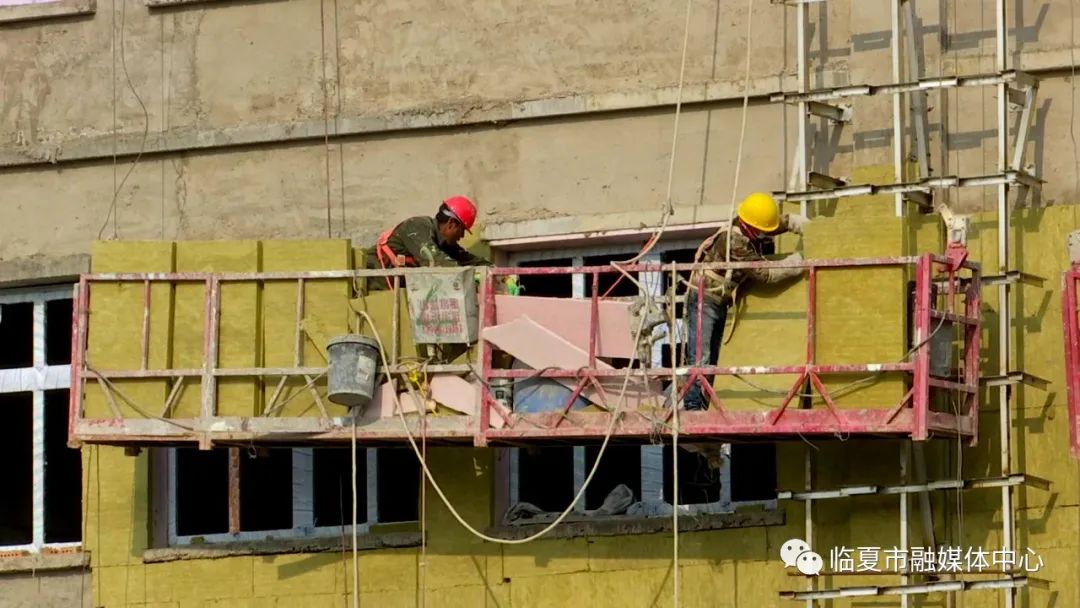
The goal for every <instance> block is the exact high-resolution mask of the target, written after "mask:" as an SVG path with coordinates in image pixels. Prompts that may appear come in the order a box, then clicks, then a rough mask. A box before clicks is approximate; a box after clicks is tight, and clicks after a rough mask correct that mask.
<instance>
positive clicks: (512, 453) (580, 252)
mask: <svg viewBox="0 0 1080 608" xmlns="http://www.w3.org/2000/svg"><path fill="white" fill-rule="evenodd" d="M700 244H701V240H700V239H692V240H687V239H679V240H662V241H660V242H658V243H657V244H656V245H655V246H654V247H653V248H652V250H651V251H649V252H648V253H647V254H645V255H644V256H643V257H642V259H641V261H640V263H641V264H658V263H660V262H661V260H662V256H663V254H664V253H667V252H668V251H675V250H685V249H697V247H698V246H699V245H700ZM639 251H640V246H639V245H636V244H623V245H618V244H607V245H603V244H601V245H596V246H592V247H575V248H570V249H537V250H521V251H511V252H507V254H506V255H507V262H508V265H509V266H517V265H520V264H521V263H523V262H538V261H543V260H555V259H568V258H569V259H570V260H571V265H572V266H575V267H580V266H584V259H585V258H587V257H595V256H605V255H611V256H620V255H625V256H626V257H627V258H629V257H631V256H633V255H635V254H637V253H638V252H639ZM571 276H572V278H571V285H572V289H571V296H570V297H572V298H587V297H588V296H587V295H586V293H587V288H586V275H584V274H574V275H571ZM638 281H639V282H640V283H641V284H642V285H643V286H644V287H645V288H646V289H648V291H649V293H650V295H653V296H660V295H663V291H662V290H663V276H662V273H661V272H643V273H639V277H638ZM525 295H528V294H527V293H526V294H525ZM675 331H676V344H681V343H683V342H684V340H685V331H686V330H685V322H684V320H683V319H677V320H676V330H675ZM653 338H654V339H655V342H654V343H653V353H652V360H653V366H654V367H658V366H660V365H661V360H662V358H661V357H662V353H663V348H664V347H665V346H670V344H671V334H670V332H669V331H668V324H667V323H664V324H661V325H659V326H657V327H655V328H654V329H653ZM721 445H722V446H723V450H724V453H725V455H726V457H725V458H724V459H723V465H722V467H721V469H720V471H719V475H718V483H719V484H720V495H719V500H717V501H715V502H708V503H696V504H688V505H683V504H680V505H679V506H680V512H684V513H686V512H688V513H692V514H706V513H710V514H721V513H732V512H734V511H736V510H737V509H743V508H764V509H766V510H776V509H777V508H778V501H777V499H776V498H772V499H764V500H747V501H734V500H732V497H731V477H732V466H731V464H732V463H731V444H730V443H724V444H721ZM664 448H665V446H662V445H643V446H641V478H640V481H641V496H639V497H637V498H638V500H659V501H664V482H665V479H664ZM503 449H505V450H506V453H505V456H504V458H505V462H506V465H505V466H506V473H505V480H504V481H500V483H501V484H502V485H504V486H505V488H506V489H505V492H506V493H505V496H506V505H505V507H506V509H508V508H510V507H512V506H514V505H516V504H518V503H519V502H520V496H521V485H520V484H521V479H520V472H519V462H520V448H503ZM573 449H574V456H573V463H574V475H573V478H574V489H573V495H575V496H576V495H577V494H578V492H580V491H581V487H582V486H583V485H584V483H585V478H586V476H587V475H588V472H589V467H588V464H587V458H586V452H585V447H584V446H580V445H577V446H573ZM676 490H677V489H676ZM664 502H666V501H664ZM506 509H502V511H503V513H505V510H506ZM585 511H586V505H585V500H584V497H583V498H582V500H579V501H578V502H577V504H575V505H574V513H577V514H584V512H585ZM503 513H499V514H498V518H499V519H501V517H502V516H503ZM651 517H658V516H651Z"/></svg>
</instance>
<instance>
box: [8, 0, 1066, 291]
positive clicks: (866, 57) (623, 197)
mask: <svg viewBox="0 0 1080 608" xmlns="http://www.w3.org/2000/svg"><path fill="white" fill-rule="evenodd" d="M126 4H130V6H126V5H125V3H121V4H120V5H118V6H116V7H112V6H106V5H104V4H102V5H101V6H99V8H98V11H97V13H96V14H94V15H92V16H87V17H78V18H71V19H65V20H59V21H48V20H43V21H30V22H25V23H22V24H8V25H0V27H3V31H4V35H3V36H2V37H0V38H2V40H0V56H2V57H3V58H4V59H5V70H4V74H3V76H2V78H3V82H2V87H0V90H2V91H3V93H0V165H2V166H3V167H5V168H4V169H2V170H0V191H3V192H4V193H5V195H6V198H7V200H8V201H9V204H8V205H6V206H5V209H4V212H3V213H4V214H5V215H4V219H5V221H4V222H3V223H2V224H0V226H2V227H0V274H2V275H3V276H4V277H5V278H9V279H18V278H33V277H35V276H40V275H41V274H44V273H50V272H51V273H54V274H66V273H70V272H71V271H72V270H73V269H78V268H80V267H85V258H82V257H80V256H81V255H84V254H86V253H87V252H88V250H89V243H90V241H91V240H92V239H93V238H95V237H97V236H99V235H100V236H102V237H106V238H113V237H116V238H126V239H133V238H162V237H164V238H169V239H173V238H176V239H206V238H221V237H230V238H270V237H281V236H288V237H323V236H328V235H329V236H335V237H339V236H345V237H351V238H355V239H356V240H358V241H360V242H366V241H370V240H371V239H372V238H373V236H374V235H375V234H377V232H378V230H379V229H380V228H382V226H383V224H385V223H386V222H387V221H389V219H390V218H396V217H399V216H404V215H407V214H411V213H420V212H429V209H431V208H432V207H433V205H434V204H435V202H436V201H437V200H439V198H440V197H442V196H444V195H445V194H447V193H449V192H454V191H463V192H467V193H470V194H472V195H474V196H476V197H477V199H478V201H479V202H480V203H481V206H482V207H483V211H484V213H483V219H484V220H485V221H488V222H491V221H496V220H497V221H506V220H513V219H521V218H525V217H538V216H539V217H545V216H547V217H550V216H559V215H567V214H574V213H576V212H578V211H579V210H580V209H581V208H582V206H583V205H585V206H588V207H589V208H590V209H591V210H593V211H594V212H596V211H605V210H606V211H615V210H627V209H650V208H655V207H656V206H657V205H658V202H659V200H661V199H663V198H664V195H665V192H666V187H667V168H668V162H669V150H670V135H671V132H670V129H671V108H670V105H669V104H670V103H671V102H673V101H674V99H675V94H674V89H673V85H674V84H675V83H676V82H677V80H678V78H677V77H678V67H679V59H680V50H681V41H682V40H681V36H680V34H681V33H682V23H683V21H682V20H683V13H682V11H681V10H680V9H679V8H677V7H668V8H663V9H662V8H659V7H655V6H653V5H652V4H651V3H643V2H630V3H611V4H606V5H605V4H603V3H601V4H600V5H598V6H592V7H589V8H582V7H581V6H580V5H578V4H576V3H564V2H546V3H542V4H540V5H536V6H530V7H528V8H525V7H520V6H516V5H494V6H493V5H491V4H490V3H488V2H470V3H466V4H464V5H462V6H458V5H455V7H454V8H453V9H452V10H451V9H449V8H440V7H441V6H442V5H435V6H432V5H431V3H430V2H427V1H422V0H413V1H412V2H406V3H395V5H394V8H392V9H390V8H375V7H361V6H359V5H357V6H348V7H345V6H340V5H339V6H337V8H336V9H335V7H334V5H333V4H332V3H329V2H326V1H323V2H321V3H320V2H315V1H314V0H295V1H290V2H256V3H235V2H224V1H217V2H210V3H203V4H179V5H177V6H173V7H170V8H163V9H153V10H149V9H147V8H145V7H144V6H142V5H140V4H139V3H137V2H128V3H126ZM954 4H955V8H953V5H952V4H950V5H949V6H948V7H947V8H946V9H941V8H940V7H939V5H938V3H936V2H928V1H927V2H922V1H920V2H917V8H918V10H919V14H920V19H921V23H922V29H920V30H919V33H920V36H919V39H920V41H921V42H922V43H923V46H924V54H925V57H924V64H925V68H924V73H925V74H926V75H929V76H934V75H940V74H954V73H957V72H958V71H960V72H965V73H966V72H980V71H992V69H993V61H992V57H991V55H989V54H988V53H991V52H992V50H993V45H992V38H991V35H992V28H991V27H990V25H991V24H992V23H993V20H992V3H985V2H978V1H976V0H964V1H962V2H958V3H954ZM692 10H693V13H692V19H691V29H690V36H689V46H688V60H687V71H686V82H687V87H686V89H685V95H684V98H685V100H686V101H687V102H691V101H693V102H705V103H700V104H698V105H695V106H687V107H686V110H687V113H686V115H685V116H684V117H683V118H684V120H683V121H682V123H681V129H680V138H679V146H678V149H677V163H676V173H675V178H674V182H673V185H674V189H673V198H674V199H675V200H676V201H678V202H681V203H685V204H697V205H702V204H716V203H723V202H726V201H728V200H729V199H730V196H731V194H730V189H731V178H732V175H733V167H734V160H735V150H736V148H737V146H736V143H737V140H738V127H739V119H740V110H739V99H738V98H739V94H740V93H741V75H742V60H743V57H744V55H743V52H744V50H745V47H744V42H745V37H744V35H743V31H744V30H743V26H744V25H745V17H746V15H745V14H744V12H745V9H744V7H743V5H741V4H740V3H737V2H719V1H716V2H712V1H710V2H705V1H695V2H692ZM793 15H794V13H793V12H792V11H791V10H788V9H785V8H784V7H782V6H780V5H768V6H766V5H761V6H759V7H757V8H756V9H755V10H754V21H753V31H754V32H755V34H754V36H753V37H752V40H753V62H752V65H751V76H752V77H751V91H752V92H753V93H754V94H755V95H757V94H764V93H766V92H769V91H775V90H779V89H781V88H785V89H787V90H791V89H792V88H793V87H794V83H793V80H792V77H791V75H792V72H793V70H794V61H795V59H794V58H795V54H794V50H793V46H792V45H793V43H792V40H793V36H794V29H793V27H794V26H793ZM1075 19H1076V16H1075V14H1074V11H1073V10H1072V8H1071V3H1069V2H1066V1H1064V0H1055V1H1052V2H1044V3H1037V2H1021V3H1019V4H1017V5H1016V6H1015V7H1013V10H1011V11H1010V17H1009V23H1010V27H1011V29H1010V37H1009V41H1010V45H1011V48H1014V49H1016V48H1018V49H1019V52H1018V53H1017V54H1014V55H1013V56H1012V57H1010V66H1013V67H1015V66H1016V65H1019V66H1021V67H1023V68H1025V69H1033V70H1041V71H1043V72H1045V74H1046V76H1047V80H1046V81H1045V82H1044V84H1043V86H1042V89H1041V92H1040V100H1041V101H1040V105H1039V113H1038V115H1037V120H1036V122H1035V126H1036V130H1035V135H1036V137H1035V140H1034V142H1033V144H1032V145H1031V149H1030V152H1031V156H1030V158H1031V159H1032V160H1034V161H1035V162H1036V164H1037V167H1036V168H1037V170H1038V171H1039V172H1041V173H1042V174H1043V175H1045V176H1046V177H1047V178H1048V179H1049V183H1048V184H1047V187H1046V190H1045V192H1044V194H1043V197H1042V200H1043V202H1047V203H1050V202H1062V201H1069V200H1073V199H1075V193H1076V190H1077V185H1076V183H1075V180H1073V179H1068V178H1067V177H1065V178H1062V177H1063V175H1062V174H1063V172H1070V173H1071V171H1069V168H1070V167H1071V166H1072V165H1073V164H1075V161H1076V157H1077V150H1076V149H1075V146H1074V144H1073V141H1074V140H1075V139H1076V138H1075V136H1074V135H1075V133H1070V130H1072V131H1075V129H1076V128H1078V127H1076V125H1075V121H1072V120H1071V116H1072V115H1073V114H1074V112H1075V109H1076V104H1077V103H1078V102H1076V96H1075V95H1073V84H1072V83H1071V82H1070V80H1069V79H1068V78H1065V77H1064V75H1065V74H1067V73H1068V70H1067V69H1065V68H1064V67H1063V66H1067V65H1068V63H1069V60H1070V58H1071V54H1070V49H1071V48H1072V46H1071V38H1070V36H1071V31H1072V24H1073V23H1074V21H1075ZM811 21H812V29H813V37H812V41H811V47H812V53H811V59H812V67H813V70H812V72H813V80H814V81H815V85H816V86H817V85H822V86H823V85H832V84H846V83H864V82H869V83H882V82H885V81H887V80H888V79H889V56H888V38H889V36H888V27H889V16H888V13H887V11H886V10H885V9H884V7H877V6H868V5H866V4H865V3H860V2H845V1H838V2H835V3H833V2H830V3H828V4H827V5H826V4H822V5H820V6H816V7H814V8H813V9H811ZM943 31H945V32H946V33H947V34H948V39H949V40H950V41H951V44H950V45H949V46H948V47H947V48H946V51H945V52H944V53H942V52H939V47H940V45H939V38H940V37H942V35H943V34H942V32H943ZM284 39H287V40H288V41H289V43H288V44H282V43H281V40H284ZM121 43H122V44H121ZM114 50H116V51H117V52H116V54H115V56H114V53H113V51H114ZM324 85H325V86H324ZM993 95H994V91H993V90H992V89H987V88H982V89H973V90H965V91H963V92H962V93H958V92H956V91H952V92H950V93H948V94H946V95H944V97H939V96H938V95H937V94H935V95H932V96H931V106H932V107H933V110H932V112H931V115H930V116H931V122H932V123H933V124H932V133H934V134H935V135H934V138H935V139H934V140H933V141H932V142H931V144H932V145H931V150H932V154H933V158H934V163H935V166H936V167H937V168H938V169H937V171H936V172H937V173H938V174H949V173H960V174H966V175H971V174H981V173H988V172H992V171H994V170H995V167H994V166H993V162H992V161H993V156H992V152H993V145H994V139H993V129H994V124H995V122H994V121H995V117H994V114H993V112H992V111H991V109H992V107H991V104H992V98H993ZM144 108H145V112H144ZM620 109H621V110H623V111H620V112H616V113H613V114H605V115H598V114H596V112H597V111H602V110H620ZM114 110H115V111H114ZM890 113H891V104H890V103H889V100H888V99H885V98H881V99H877V98H875V99H870V100H862V101H859V102H857V109H856V114H855V121H854V123H853V125H851V126H850V127H847V128H845V129H844V130H843V132H842V133H841V134H840V135H839V137H838V139H836V140H834V141H831V142H830V141H825V140H824V139H822V140H821V141H818V142H816V143H817V147H816V148H815V150H816V152H815V159H814V161H813V164H814V166H815V168H817V169H818V170H822V171H826V172H829V173H831V174H833V175H838V176H848V177H850V176H852V175H853V168H854V167H856V166H862V165H876V164H884V163H888V162H890V159H891V148H890V147H889V141H890V138H891V135H890V134H889V129H890V126H891V123H890V116H891V114H890ZM114 116H115V131H114ZM493 123H494V124H493ZM794 124H795V123H794V120H793V111H792V110H790V109H789V110H787V111H786V112H785V110H784V109H783V108H782V107H781V106H780V105H776V104H768V103H767V102H765V101H764V100H763V99H760V98H757V97H755V99H754V100H753V102H752V106H751V112H750V115H749V120H748V137H747V142H746V148H745V149H744V152H743V158H744V159H745V160H746V162H744V163H743V165H742V174H741V176H740V182H739V184H740V186H739V191H740V193H742V192H745V191H748V190H750V189H783V188H784V187H785V167H790V165H791V161H792V158H793V156H792V155H793V153H794V139H793V138H794ZM1044 125H1047V126H1049V128H1048V129H1047V128H1046V127H1045V126H1044ZM440 126H441V127H455V126H458V128H447V129H443V130H439V131H430V130H425V131H417V130H416V129H420V128H424V127H440ZM942 126H944V127H946V128H947V130H948V131H949V132H950V133H953V137H952V138H951V139H950V140H949V142H948V144H949V145H948V148H947V149H946V150H944V151H943V150H942V149H941V145H940V144H941V141H940V138H939V137H938V136H937V135H936V134H938V133H940V132H941V129H940V127H942ZM114 133H115V135H116V136H115V137H114ZM144 133H145V137H144ZM326 134H329V135H328V137H327V139H329V141H330V146H329V148H327V146H326V145H325V142H324V135H326ZM237 146H245V147H237ZM140 151H142V152H143V154H142V155H141V156H139V152H140ZM114 152H115V153H116V154H118V155H119V160H118V161H117V162H116V164H115V165H114V162H113V157H112V156H113V154H114ZM136 157H138V162H137V163H134V160H135V158H136ZM133 163H134V164H133ZM132 167H133V169H132ZM129 170H130V175H128V173H129ZM125 178H126V179H125ZM117 190H118V192H117ZM114 193H115V196H114ZM991 198H992V197H991V195H990V194H989V193H987V194H986V195H985V196H984V195H983V194H981V193H975V194H971V195H965V197H964V200H963V201H962V202H963V204H964V206H966V207H967V208H981V207H984V206H986V205H987V204H989V202H990V200H991ZM114 199H115V201H114ZM113 212H115V213H113ZM39 217H48V218H50V221H49V222H45V223H43V222H39V221H37V220H38V218H39ZM676 220H677V221H679V222H683V221H691V220H692V217H681V218H676Z"/></svg>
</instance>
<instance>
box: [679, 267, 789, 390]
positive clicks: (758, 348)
mask: <svg viewBox="0 0 1080 608" xmlns="http://www.w3.org/2000/svg"><path fill="white" fill-rule="evenodd" d="M741 292H742V293H741V296H740V298H739V306H738V310H735V309H734V308H732V309H729V312H728V322H727V327H726V330H725V339H727V337H728V336H730V341H728V342H727V343H726V344H721V346H720V357H719V365H723V366H747V365H760V366H780V365H801V364H802V363H804V362H805V361H806V302H807V299H806V281H805V280H804V279H798V280H796V279H792V280H790V281H786V282H784V283H781V284H777V285H753V284H745V285H744V286H743V287H742V288H741ZM693 305H695V303H694V302H691V306H693ZM688 339H690V340H693V339H695V338H694V337H693V336H688ZM702 344H703V345H705V344H707V338H706V337H703V338H702ZM796 379H797V376H794V375H761V374H755V375H748V376H745V377H743V378H736V377H734V376H717V378H716V380H715V382H714V387H715V388H716V390H717V394H716V396H717V397H718V398H719V399H720V400H721V401H722V402H723V404H724V407H726V408H729V409H732V410H767V409H771V408H775V407H779V405H780V402H781V401H783V397H784V393H786V392H787V391H788V390H789V389H790V388H791V385H792V384H793V383H794V382H795V380H796ZM762 389H765V390H762ZM793 405H794V406H796V407H797V406H798V402H797V401H796V402H794V403H793Z"/></svg>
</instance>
